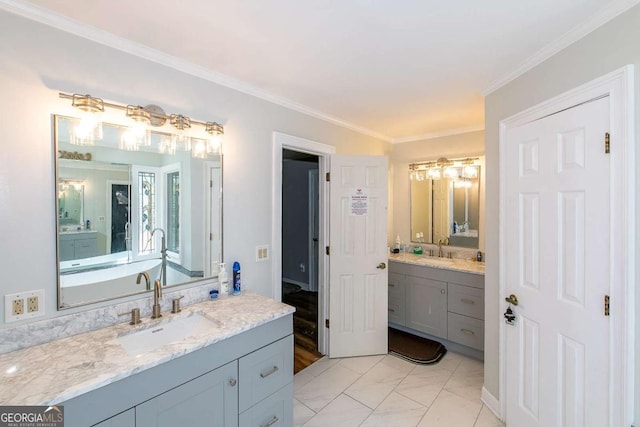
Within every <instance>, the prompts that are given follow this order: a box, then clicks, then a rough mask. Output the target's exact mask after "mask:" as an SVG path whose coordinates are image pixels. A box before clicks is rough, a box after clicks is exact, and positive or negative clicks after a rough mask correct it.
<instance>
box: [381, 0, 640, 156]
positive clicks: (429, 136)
mask: <svg viewBox="0 0 640 427" xmlns="http://www.w3.org/2000/svg"><path fill="white" fill-rule="evenodd" d="M639 1H640V0H639ZM480 130H484V123H483V124H481V125H473V126H465V127H461V128H454V129H446V130H441V131H437V132H430V133H425V134H422V135H414V136H405V137H402V138H393V139H392V140H391V143H392V144H402V143H405V142H415V141H422V140H426V139H433V138H442V137H443V136H452V135H460V134H463V133H469V132H477V131H480Z"/></svg>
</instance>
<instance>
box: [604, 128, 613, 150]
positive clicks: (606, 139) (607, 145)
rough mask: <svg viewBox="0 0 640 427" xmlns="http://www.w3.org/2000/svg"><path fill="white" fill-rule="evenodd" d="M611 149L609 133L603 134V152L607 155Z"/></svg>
mask: <svg viewBox="0 0 640 427" xmlns="http://www.w3.org/2000/svg"><path fill="white" fill-rule="evenodd" d="M610 148H611V137H610V136H609V132H607V133H605V134H604V152H605V154H609V150H610Z"/></svg>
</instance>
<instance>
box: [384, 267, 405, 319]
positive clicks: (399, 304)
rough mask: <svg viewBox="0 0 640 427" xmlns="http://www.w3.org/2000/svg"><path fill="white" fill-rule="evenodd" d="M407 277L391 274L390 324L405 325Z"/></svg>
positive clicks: (389, 284) (389, 285)
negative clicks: (405, 281)
mask: <svg viewBox="0 0 640 427" xmlns="http://www.w3.org/2000/svg"><path fill="white" fill-rule="evenodd" d="M404 280H405V276H404V275H402V274H398V273H389V282H388V284H387V286H388V287H389V309H388V311H389V323H395V324H396V325H402V326H404V325H405V297H404Z"/></svg>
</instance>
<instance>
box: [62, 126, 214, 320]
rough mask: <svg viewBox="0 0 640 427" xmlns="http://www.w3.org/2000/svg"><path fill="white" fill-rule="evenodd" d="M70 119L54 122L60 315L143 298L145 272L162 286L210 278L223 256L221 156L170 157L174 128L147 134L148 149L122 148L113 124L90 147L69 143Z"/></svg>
mask: <svg viewBox="0 0 640 427" xmlns="http://www.w3.org/2000/svg"><path fill="white" fill-rule="evenodd" d="M75 121H76V119H73V118H69V117H63V116H54V124H55V132H54V135H55V144H56V152H57V153H58V156H57V159H56V165H55V166H56V178H57V179H56V182H57V184H56V189H57V191H58V197H57V198H56V208H55V213H56V216H57V218H58V221H57V225H58V230H57V248H58V261H59V264H58V307H59V309H62V308H68V307H74V306H77V305H83V304H89V303H93V302H97V301H104V300H109V299H113V298H118V297H122V296H126V295H132V294H136V293H143V292H147V289H146V286H145V285H144V284H141V285H138V284H136V278H137V275H138V273H142V272H147V273H149V275H150V278H151V280H152V281H153V280H155V279H160V280H161V281H162V282H163V283H165V282H166V284H167V286H173V285H179V284H184V283H189V282H193V281H197V280H202V279H203V278H208V277H212V276H215V275H216V274H217V269H218V265H219V262H220V260H221V259H222V239H221V236H222V230H221V212H222V210H221V208H222V207H221V198H220V192H221V177H222V159H221V157H220V156H215V157H209V158H207V159H200V158H194V157H192V156H191V153H190V152H188V151H181V150H175V151H172V152H167V151H166V147H167V141H168V140H169V139H170V138H171V135H170V133H168V132H170V131H171V130H170V129H168V132H166V133H163V132H152V134H151V145H150V146H145V147H141V148H140V150H139V151H123V150H121V149H119V147H118V146H119V141H120V138H121V134H122V133H123V132H124V130H125V128H123V127H121V126H118V125H109V124H104V125H103V134H104V136H103V139H102V140H100V141H96V142H95V144H94V145H90V146H76V145H71V144H70V143H69V134H70V130H71V129H72V127H73V124H74V122H75ZM63 189H64V191H65V193H64V194H62V191H63ZM80 195H82V197H80ZM80 199H81V200H82V203H80V202H79V200H80ZM154 229H162V230H163V233H155V234H154V233H152V231H153V230H154ZM161 234H162V235H164V236H165V237H166V252H165V254H166V258H165V259H166V278H163V277H162V274H161V271H162V269H161V264H162V260H163V254H162V251H161V244H162V243H161V238H160V235H161ZM205 236H213V239H211V240H210V239H206V238H205Z"/></svg>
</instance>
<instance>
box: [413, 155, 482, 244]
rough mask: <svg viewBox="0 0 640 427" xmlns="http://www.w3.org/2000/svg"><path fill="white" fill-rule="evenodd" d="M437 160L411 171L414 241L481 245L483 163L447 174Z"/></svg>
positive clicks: (462, 167)
mask: <svg viewBox="0 0 640 427" xmlns="http://www.w3.org/2000/svg"><path fill="white" fill-rule="evenodd" d="M445 160H446V159H445ZM436 163H437V162H433V164H431V163H428V162H427V163H425V164H424V167H423V165H422V164H421V165H420V167H416V168H415V170H412V171H411V172H410V179H411V241H412V242H415V243H434V244H437V243H438V242H443V243H447V244H449V245H451V246H460V247H466V248H478V247H479V234H480V233H481V231H482V230H480V193H481V191H480V186H481V185H482V183H481V179H480V177H481V166H480V165H479V164H474V165H473V166H471V167H472V168H473V170H472V169H467V171H466V172H467V173H466V174H465V171H464V169H465V166H464V165H462V166H460V167H458V168H455V169H457V170H455V171H453V170H451V173H450V174H449V175H450V176H447V174H446V173H445V171H446V169H447V168H446V167H442V166H437V164H436ZM478 163H480V162H478ZM467 166H469V165H467ZM431 167H433V169H431ZM438 169H439V170H438ZM452 169H454V168H452ZM451 175H453V176H451ZM464 175H466V176H464Z"/></svg>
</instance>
